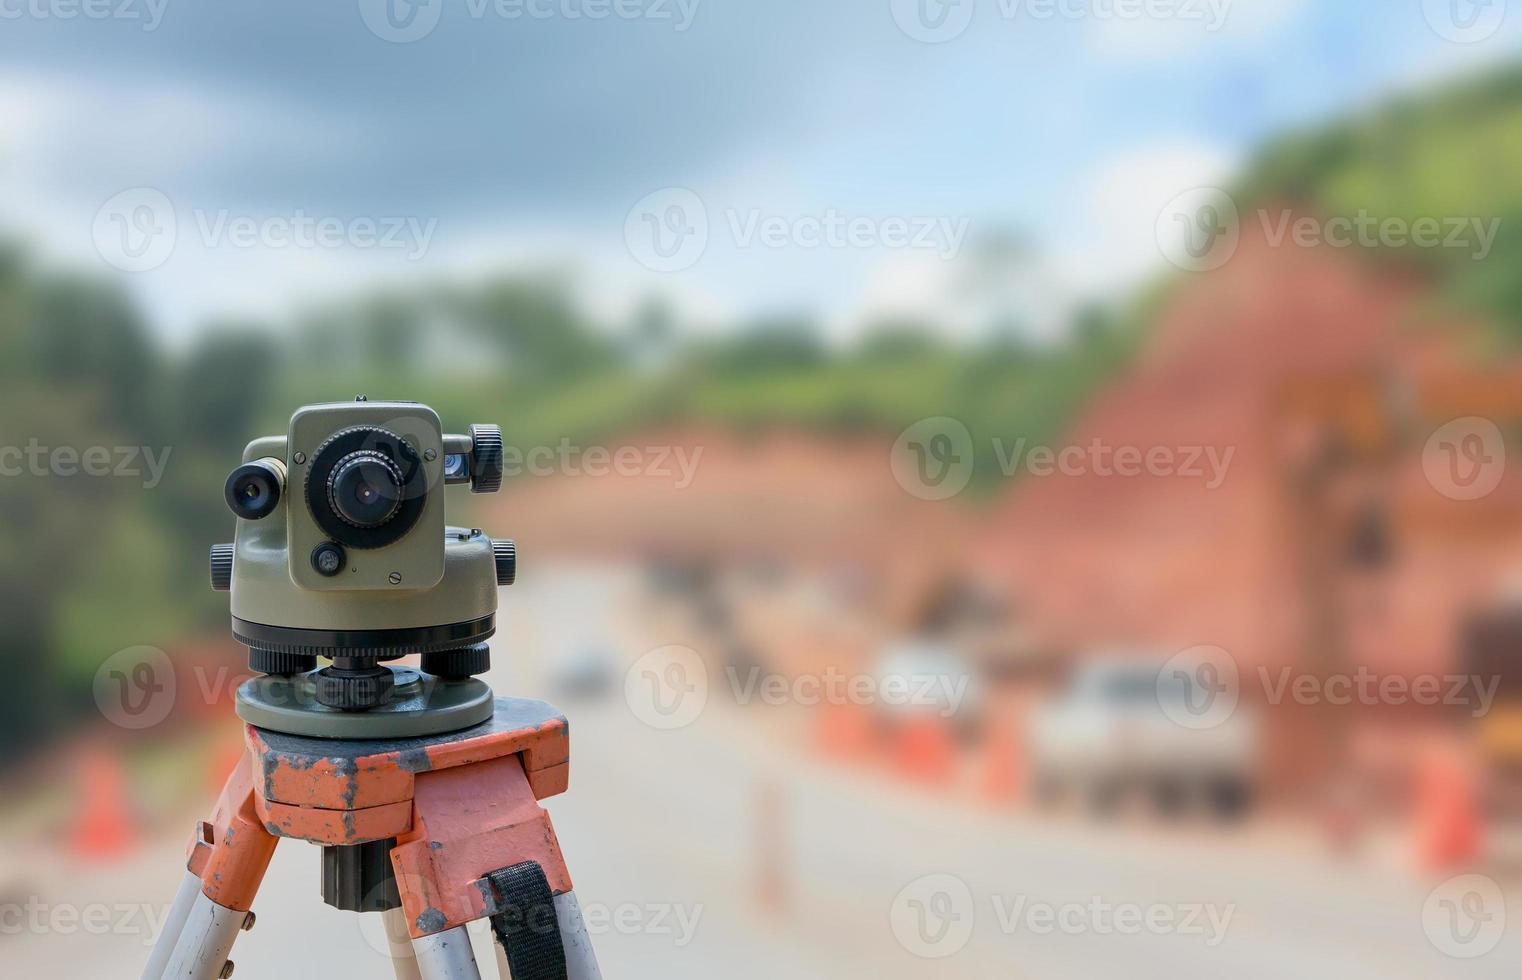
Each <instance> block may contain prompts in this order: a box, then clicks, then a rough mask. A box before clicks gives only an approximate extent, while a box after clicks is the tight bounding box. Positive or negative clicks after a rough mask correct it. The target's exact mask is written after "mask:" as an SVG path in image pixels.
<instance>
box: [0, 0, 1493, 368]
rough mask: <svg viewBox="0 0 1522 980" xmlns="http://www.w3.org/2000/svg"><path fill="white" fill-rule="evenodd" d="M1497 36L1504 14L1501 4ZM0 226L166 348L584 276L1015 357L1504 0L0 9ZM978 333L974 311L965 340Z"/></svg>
mask: <svg viewBox="0 0 1522 980" xmlns="http://www.w3.org/2000/svg"><path fill="white" fill-rule="evenodd" d="M1510 5H1511V6H1512V7H1515V6H1518V4H1516V3H1511V4H1510ZM0 19H4V20H6V21H7V22H8V23H6V24H5V25H4V27H3V30H0V120H3V121H4V122H3V125H0V188H3V193H0V230H3V231H5V232H7V233H10V234H12V235H16V236H19V237H20V238H22V239H23V240H25V241H27V242H30V243H31V244H33V245H34V246H35V247H36V248H37V249H38V251H39V252H41V253H42V254H43V255H45V256H47V257H48V258H49V260H52V261H58V262H60V263H66V264H74V265H81V266H86V267H88V268H91V269H92V270H94V271H97V272H100V273H101V274H105V275H110V276H115V277H119V278H120V279H121V280H122V281H123V282H124V283H126V285H127V287H128V288H129V289H130V290H131V291H132V292H133V294H134V295H135V296H137V297H138V298H139V299H140V301H141V302H142V304H143V305H144V307H145V309H146V310H147V312H148V313H149V316H150V319H151V321H152V322H153V323H154V324H155V326H156V328H157V329H159V330H160V331H161V332H162V333H163V334H164V335H165V336H166V337H167V338H170V339H171V340H175V339H184V338H187V337H190V336H192V335H193V334H194V333H195V332H196V331H198V330H201V329H204V328H205V327H206V326H207V324H209V323H213V322H216V321H219V320H225V319H228V318H263V319H269V320H279V319H281V318H283V317H286V316H287V315H288V314H289V313H290V312H291V311H293V310H297V309H300V308H301V307H303V306H304V305H307V304H311V303H314V302H320V301H322V300H323V299H326V298H333V297H337V296H343V295H346V294H349V293H353V292H357V291H361V290H365V289H369V288H372V287H375V286H378V285H396V284H405V283H409V282H414V281H416V282H426V281H431V280H436V279H439V278H452V277H471V276H476V275H481V274H484V273H487V272H489V271H494V270H498V269H509V270H520V271H523V270H526V271H530V272H535V271H541V270H555V271H561V272H568V273H570V274H572V275H574V276H575V281H576V282H577V283H578V284H579V290H580V296H581V298H582V300H583V301H584V302H585V303H586V304H587V305H588V306H589V307H590V308H592V309H593V310H594V311H595V312H597V313H599V314H600V315H603V316H606V317H608V318H610V319H612V318H616V317H619V316H622V315H624V314H626V313H627V311H628V310H629V309H630V308H632V306H633V305H634V304H635V303H637V302H639V301H640V299H642V298H643V297H647V296H650V295H657V294H658V295H662V296H667V297H670V298H671V299H672V301H673V302H674V303H676V305H677V306H678V307H679V309H681V310H682V311H683V312H684V313H685V314H686V315H687V316H689V317H690V318H692V319H695V320H701V321H705V322H710V323H716V324H717V323H735V322H739V321H743V320H746V319H751V318H756V317H762V316H770V315H792V314H806V315H811V316H815V317H818V318H820V319H821V320H822V321H823V322H824V323H825V324H826V325H827V326H829V328H830V329H831V331H832V332H833V333H836V334H840V335H847V334H849V333H850V332H851V331H852V330H855V329H859V328H860V327H861V325H862V324H864V323H866V322H868V321H870V320H872V319H873V318H875V317H882V316H890V315H911V314H914V313H917V312H925V313H927V314H933V313H947V314H948V315H947V317H946V319H947V320H948V322H953V321H956V319H957V318H956V316H954V315H950V312H949V311H953V308H954V307H955V306H956V300H957V297H964V298H965V296H966V295H967V289H966V288H964V287H965V286H966V283H967V281H968V277H969V276H970V275H972V273H970V272H969V266H970V265H971V262H970V260H969V257H970V256H972V255H974V254H976V253H977V251H978V249H979V248H980V247H982V243H987V242H989V241H1005V240H1013V241H1017V242H1019V243H1020V247H1019V249H1018V250H1017V252H1018V255H1019V258H1018V260H1017V262H1016V263H1015V265H1016V266H1017V267H1011V268H1010V269H1009V275H1008V276H1007V282H1008V283H1013V284H1015V285H1014V286H1013V287H1012V288H1013V290H1014V292H1015V293H1017V294H1018V295H1016V296H1015V298H1014V299H1013V300H1010V301H1011V302H1014V303H1016V304H1018V305H1020V306H1021V307H1022V312H1024V313H1027V314H1028V315H1029V320H1030V322H1031V329H1032V330H1033V331H1037V332H1040V331H1054V330H1060V329H1061V323H1062V322H1063V317H1062V314H1061V311H1062V310H1064V309H1065V308H1067V306H1068V305H1069V304H1070V303H1071V302H1072V301H1073V300H1074V299H1075V298H1078V297H1090V296H1096V295H1098V296H1106V295H1117V294H1119V293H1120V292H1121V291H1123V290H1124V289H1127V288H1129V287H1130V286H1132V285H1134V284H1136V283H1137V282H1139V281H1142V280H1144V279H1145V278H1146V277H1147V276H1149V275H1153V274H1155V273H1156V272H1158V271H1159V270H1160V269H1161V268H1162V267H1163V259H1162V256H1161V255H1160V253H1159V248H1158V243H1157V241H1156V236H1155V231H1154V225H1155V222H1156V219H1157V216H1158V213H1159V211H1160V209H1162V208H1163V207H1164V206H1165V205H1166V204H1167V202H1168V201H1169V200H1170V199H1172V198H1174V197H1175V196H1176V195H1178V194H1180V193H1181V192H1184V191H1187V190H1189V189H1191V188H1197V187H1201V186H1212V185H1215V184H1218V183H1221V182H1224V181H1226V180H1228V179H1229V177H1230V175H1231V174H1232V173H1233V172H1234V171H1236V170H1237V169H1238V168H1240V167H1241V166H1242V164H1243V162H1244V161H1245V160H1246V159H1247V158H1248V157H1249V156H1250V154H1251V153H1252V152H1253V149H1254V148H1255V147H1256V146H1258V145H1259V144H1261V143H1262V141H1263V140H1265V139H1266V138H1268V137H1271V136H1273V135H1275V134H1278V133H1281V132H1283V131H1285V130H1286V129H1288V128H1293V127H1297V126H1305V125H1309V124H1313V123H1315V122H1316V121H1318V120H1322V119H1326V118H1329V117H1333V116H1335V115H1337V114H1339V113H1343V112H1347V111H1350V110H1354V109H1356V108H1358V107H1359V106H1362V105H1366V104H1369V103H1371V102H1373V101H1376V100H1377V99H1379V98H1380V97H1382V96H1383V95H1385V94H1388V93H1390V92H1392V91H1397V90H1402V89H1419V88H1421V87H1422V86H1424V85H1429V84H1431V83H1432V82H1433V80H1435V79H1442V78H1445V77H1449V76H1453V75H1456V74H1461V73H1464V72H1468V71H1473V70H1475V69H1477V68H1478V67H1481V66H1483V65H1485V64H1489V63H1494V62H1497V61H1501V60H1505V59H1507V58H1509V57H1512V56H1514V54H1515V52H1516V50H1517V47H1518V43H1519V39H1522V13H1519V12H1518V11H1517V10H1515V9H1508V0H1478V2H1476V0H1338V2H1324V3H1312V2H1309V0H829V2H826V0H768V2H759V0H747V2H740V0H423V2H422V3H417V4H415V3H413V2H411V0H336V2H334V3H331V4H312V3H310V2H297V0H264V2H261V3H257V4H255V3H228V2H221V3H206V2H203V3H200V4H195V5H192V4H190V3H187V2H185V0H0ZM973 319H975V318H974V317H972V316H971V314H969V317H968V322H969V323H971V322H972V320H973Z"/></svg>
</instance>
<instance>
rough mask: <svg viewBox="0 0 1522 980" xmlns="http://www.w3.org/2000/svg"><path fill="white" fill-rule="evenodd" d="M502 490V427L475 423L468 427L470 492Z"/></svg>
mask: <svg viewBox="0 0 1522 980" xmlns="http://www.w3.org/2000/svg"><path fill="white" fill-rule="evenodd" d="M500 489H502V427H501V426H500V425H484V424H481V423H476V424H475V425H472V426H471V427H470V492H471V493H496V492H497V491H498V490H500Z"/></svg>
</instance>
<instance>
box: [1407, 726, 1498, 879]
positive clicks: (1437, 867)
mask: <svg viewBox="0 0 1522 980" xmlns="http://www.w3.org/2000/svg"><path fill="white" fill-rule="evenodd" d="M1483 837H1484V830H1483V825H1482V820H1481V815H1480V803H1479V792H1478V785H1477V783H1476V780H1475V778H1474V774H1473V773H1472V772H1471V770H1470V768H1469V767H1468V766H1467V765H1466V764H1465V762H1464V760H1463V758H1462V756H1459V755H1458V754H1456V753H1453V752H1431V753H1428V754H1427V755H1426V756H1425V757H1424V758H1423V760H1422V763H1421V771H1420V772H1419V773H1418V774H1417V783H1416V848H1417V859H1418V860H1419V861H1420V862H1421V864H1422V866H1423V867H1425V868H1427V869H1428V870H1431V871H1437V872H1442V871H1447V870H1449V869H1451V868H1454V867H1455V866H1458V865H1462V864H1463V863H1465V862H1466V861H1468V860H1470V859H1471V858H1473V857H1475V856H1476V855H1478V854H1479V853H1480V849H1481V847H1482V843H1483V840H1482V839H1483Z"/></svg>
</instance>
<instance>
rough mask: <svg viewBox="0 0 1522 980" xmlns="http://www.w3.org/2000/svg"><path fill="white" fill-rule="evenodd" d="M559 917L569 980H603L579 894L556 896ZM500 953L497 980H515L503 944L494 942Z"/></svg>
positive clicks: (557, 916) (498, 953) (556, 913)
mask: <svg viewBox="0 0 1522 980" xmlns="http://www.w3.org/2000/svg"><path fill="white" fill-rule="evenodd" d="M555 918H556V919H557V920H558V921H559V923H560V944H561V946H563V947H564V948H565V972H566V976H567V977H568V978H569V980H602V971H600V970H598V969H597V956H596V955H595V954H594V953H593V952H592V940H591V937H589V936H588V935H587V923H586V920H585V919H583V918H582V917H581V905H580V904H579V903H578V902H577V901H576V893H575V892H566V893H565V894H564V895H556V896H555ZM491 945H492V948H493V949H495V950H496V951H497V980H512V972H511V971H510V970H509V969H508V967H507V950H505V949H503V948H502V944H501V943H500V942H497V941H495V939H494V940H493V942H492V944H491Z"/></svg>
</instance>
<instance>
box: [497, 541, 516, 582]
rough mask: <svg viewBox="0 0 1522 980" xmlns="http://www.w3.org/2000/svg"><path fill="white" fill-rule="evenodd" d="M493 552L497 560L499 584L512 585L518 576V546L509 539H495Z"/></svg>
mask: <svg viewBox="0 0 1522 980" xmlns="http://www.w3.org/2000/svg"><path fill="white" fill-rule="evenodd" d="M491 553H492V557H493V558H495V559H496V561H497V584H498V585H512V584H513V580H514V579H516V578H517V577H518V546H517V545H516V544H514V543H513V542H512V541H508V540H502V541H493V542H492V543H491Z"/></svg>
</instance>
